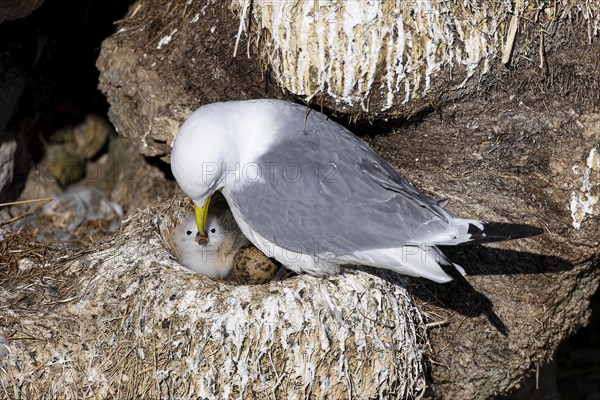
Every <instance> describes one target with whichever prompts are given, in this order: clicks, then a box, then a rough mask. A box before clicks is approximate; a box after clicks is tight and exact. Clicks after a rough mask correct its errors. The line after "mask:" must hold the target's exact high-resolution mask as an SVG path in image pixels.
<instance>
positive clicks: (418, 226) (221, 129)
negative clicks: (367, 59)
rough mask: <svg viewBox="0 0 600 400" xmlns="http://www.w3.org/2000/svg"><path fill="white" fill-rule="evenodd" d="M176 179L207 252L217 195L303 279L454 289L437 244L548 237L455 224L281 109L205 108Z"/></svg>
mask: <svg viewBox="0 0 600 400" xmlns="http://www.w3.org/2000/svg"><path fill="white" fill-rule="evenodd" d="M171 169H172V171H173V174H174V176H175V178H176V180H177V182H178V184H179V186H180V187H181V189H182V190H183V191H184V192H185V193H186V194H187V195H188V196H190V197H191V199H192V201H193V202H194V204H195V216H196V218H195V219H196V226H197V229H198V241H199V242H201V243H204V242H206V240H207V236H206V233H207V232H206V224H207V216H208V213H209V206H210V199H211V196H213V195H214V194H215V193H216V192H217V191H220V192H221V193H222V194H223V196H224V197H225V199H226V200H227V203H228V204H229V207H230V208H231V212H232V213H233V216H234V218H235V221H236V222H237V224H238V225H239V227H240V229H241V231H242V233H243V234H244V235H245V236H246V237H247V238H248V239H249V240H250V241H251V242H252V243H253V244H254V245H255V246H256V247H258V248H259V249H260V250H261V251H262V252H263V253H265V254H266V255H267V256H268V257H272V258H275V259H276V260H277V261H279V262H280V263H281V264H283V265H284V266H286V267H287V268H289V269H291V270H292V271H294V272H297V273H302V272H305V273H309V274H312V275H330V274H335V273H338V272H339V271H340V268H341V266H343V265H368V266H372V267H379V268H386V269H389V270H392V271H396V272H398V273H401V274H405V275H410V276H417V277H424V278H427V279H431V280H433V281H435V282H448V281H450V280H451V279H452V278H451V276H450V275H449V274H448V273H447V272H446V271H445V270H444V268H446V269H447V268H448V267H450V268H452V267H454V268H457V269H458V270H459V271H460V272H461V273H462V274H464V270H463V269H462V268H461V267H460V266H459V265H457V264H454V263H452V262H451V261H450V260H449V259H448V258H447V257H446V256H445V255H444V254H443V253H442V252H441V251H440V250H439V248H438V247H437V246H442V245H443V246H447V245H458V244H462V243H481V242H493V241H502V240H509V239H516V238H522V237H528V236H533V235H538V234H540V233H542V232H543V231H542V230H541V229H539V228H536V227H533V226H530V225H525V224H510V223H499V222H486V221H479V220H473V219H463V218H460V217H458V216H457V215H455V214H454V213H452V212H451V211H449V210H447V209H446V208H444V205H445V204H444V203H443V202H438V201H436V200H434V199H432V198H430V197H428V196H426V195H425V194H423V193H421V192H419V191H418V190H417V189H415V188H414V187H413V186H412V185H411V184H410V183H409V182H408V181H407V180H406V179H404V178H403V177H402V176H401V175H400V174H399V173H398V172H396V171H395V170H394V169H393V168H392V167H391V166H390V165H389V164H388V163H387V162H385V161H384V160H383V159H382V158H381V157H380V156H379V155H377V154H376V153H375V152H374V151H373V150H372V149H371V148H370V147H368V146H367V145H366V144H365V143H364V142H363V141H361V140H360V139H359V138H358V137H356V136H355V135H354V134H353V133H352V132H350V131H349V130H348V129H346V128H344V127H343V126H342V125H340V124H338V123H336V122H334V121H332V120H331V119H329V118H327V117H326V116H325V115H323V114H322V113H319V112H317V111H315V110H310V111H309V110H307V109H306V107H304V106H302V105H298V104H294V103H291V102H287V101H282V100H270V99H262V100H246V101H230V102H223V103H213V104H208V105H205V106H202V107H200V108H199V109H198V110H196V111H195V112H194V113H193V114H192V115H191V116H190V117H189V118H188V119H187V120H186V121H185V123H184V124H183V125H182V126H181V128H180V130H179V132H178V134H177V136H176V138H175V142H174V144H173V151H172V153H171ZM442 266H443V267H444V268H442Z"/></svg>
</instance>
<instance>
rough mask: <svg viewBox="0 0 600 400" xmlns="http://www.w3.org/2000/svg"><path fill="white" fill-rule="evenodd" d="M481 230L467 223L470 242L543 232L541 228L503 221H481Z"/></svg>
mask: <svg viewBox="0 0 600 400" xmlns="http://www.w3.org/2000/svg"><path fill="white" fill-rule="evenodd" d="M481 223H482V224H483V230H482V229H480V228H479V227H477V226H476V225H474V224H469V233H470V234H471V238H472V241H471V243H472V242H477V243H485V242H500V241H504V240H513V239H521V238H526V237H531V236H537V235H541V234H542V233H544V230H543V229H542V228H538V227H537V226H532V225H526V224H508V223H504V222H485V221H482V222H481Z"/></svg>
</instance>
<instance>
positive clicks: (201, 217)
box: [194, 196, 210, 244]
mask: <svg viewBox="0 0 600 400" xmlns="http://www.w3.org/2000/svg"><path fill="white" fill-rule="evenodd" d="M209 204H210V196H208V197H207V198H206V200H205V201H204V205H203V206H202V207H200V206H198V205H196V206H194V211H195V213H196V226H197V227H198V234H197V235H196V242H198V243H200V244H206V243H208V236H207V234H206V219H207V216H208V206H209Z"/></svg>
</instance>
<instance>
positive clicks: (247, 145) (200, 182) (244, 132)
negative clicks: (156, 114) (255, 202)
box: [171, 99, 289, 243]
mask: <svg viewBox="0 0 600 400" xmlns="http://www.w3.org/2000/svg"><path fill="white" fill-rule="evenodd" d="M288 107H289V105H288V103H286V102H282V101H278V100H268V99H263V100H247V101H229V102H224V103H213V104H208V105H204V106H202V107H200V108H199V109H198V110H196V111H195V112H194V113H193V114H192V115H191V116H190V117H189V118H188V119H187V120H186V121H185V123H184V124H183V125H182V126H181V128H180V129H179V133H178V134H177V137H176V138H175V142H174V143H173V151H172V152H171V170H172V171H173V175H174V176H175V179H176V180H177V183H178V184H179V186H180V187H181V189H182V190H183V191H184V192H185V193H186V194H187V195H188V196H190V197H191V198H192V200H193V202H194V204H195V205H196V222H197V226H198V235H199V237H198V238H199V243H202V241H203V240H207V238H208V236H207V235H206V219H207V213H208V204H209V201H210V197H211V196H212V194H213V193H215V192H216V191H217V190H220V189H223V188H227V187H228V186H227V185H228V184H236V185H243V184H245V180H243V179H242V180H241V181H240V180H239V179H238V173H239V170H240V169H242V170H243V169H244V167H245V166H248V165H253V164H254V163H255V162H256V161H257V160H258V159H259V157H260V156H261V155H262V154H264V152H266V151H267V150H268V149H269V148H270V147H271V146H272V145H273V143H274V142H275V141H276V140H277V137H278V134H279V132H282V131H283V130H282V127H283V126H285V123H286V118H288V117H287V114H285V112H286V111H287V112H289V108H288ZM252 171H254V170H252ZM248 181H252V182H253V181H255V179H252V180H248ZM240 182H241V183H240Z"/></svg>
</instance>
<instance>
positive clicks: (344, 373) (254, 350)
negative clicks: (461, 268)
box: [0, 196, 427, 399]
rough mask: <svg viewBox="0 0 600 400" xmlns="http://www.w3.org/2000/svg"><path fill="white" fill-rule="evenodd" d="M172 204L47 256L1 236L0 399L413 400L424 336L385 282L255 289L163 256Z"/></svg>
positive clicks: (406, 302)
mask: <svg viewBox="0 0 600 400" xmlns="http://www.w3.org/2000/svg"><path fill="white" fill-rule="evenodd" d="M186 202H187V200H185V199H184V198H183V197H179V196H178V197H175V198H173V199H170V200H168V201H163V202H161V203H159V204H154V205H151V206H149V207H148V208H146V209H145V210H143V211H140V212H139V213H138V214H137V215H136V216H134V217H132V218H130V219H129V220H128V221H126V223H125V224H124V227H123V228H122V230H121V232H119V233H118V234H117V235H116V236H115V237H114V238H113V239H112V240H110V241H108V242H107V243H103V244H102V245H99V246H94V245H90V246H88V247H86V248H84V249H78V250H74V249H70V250H64V249H53V248H50V247H48V246H45V245H42V244H38V243H32V242H30V241H29V239H28V238H27V237H25V236H24V235H22V234H15V233H10V232H4V240H3V241H2V246H3V248H2V258H1V259H0V284H1V287H0V305H1V306H0V307H1V310H2V311H1V312H0V335H1V336H2V337H3V338H4V339H3V341H2V342H3V346H5V347H6V348H7V349H8V351H7V352H5V354H4V356H3V357H2V352H0V357H2V358H1V359H0V382H2V383H1V386H0V391H2V392H4V395H6V396H8V397H13V398H36V399H44V398H119V399H134V398H135V399H137V398H216V397H225V398H227V397H229V398H254V397H260V398H300V397H302V398H304V397H318V398H322V397H331V398H339V397H342V396H350V397H356V398H383V397H390V396H393V397H400V398H413V397H419V396H420V395H421V394H422V392H423V390H424V387H425V381H424V363H423V360H424V352H425V349H426V348H427V342H426V337H425V332H424V329H425V328H424V324H423V321H422V317H421V315H420V313H419V311H418V309H417V308H416V307H415V305H414V303H413V302H412V300H411V298H410V295H409V293H408V291H407V289H406V288H405V282H404V281H403V279H402V278H401V277H399V276H397V275H389V276H388V275H381V276H377V275H374V274H371V273H367V272H364V271H360V270H357V271H353V272H348V273H345V274H342V275H340V276H336V277H332V278H328V279H322V278H313V277H309V276H303V275H302V276H295V277H292V278H288V279H286V280H283V281H272V282H270V283H268V284H264V285H255V286H244V285H233V284H230V283H225V282H217V281H213V280H211V279H208V278H206V277H203V276H200V275H197V274H194V273H192V272H190V271H188V270H187V269H185V268H183V267H182V266H180V265H179V264H178V262H177V261H176V259H175V257H174V255H173V251H172V242H170V239H169V237H170V234H169V232H171V230H172V228H173V227H174V226H175V225H176V223H177V221H178V219H179V218H181V216H183V215H184V214H185V213H186V212H187V206H188V204H187V203H186Z"/></svg>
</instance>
